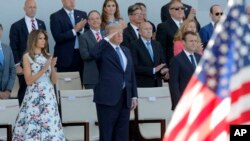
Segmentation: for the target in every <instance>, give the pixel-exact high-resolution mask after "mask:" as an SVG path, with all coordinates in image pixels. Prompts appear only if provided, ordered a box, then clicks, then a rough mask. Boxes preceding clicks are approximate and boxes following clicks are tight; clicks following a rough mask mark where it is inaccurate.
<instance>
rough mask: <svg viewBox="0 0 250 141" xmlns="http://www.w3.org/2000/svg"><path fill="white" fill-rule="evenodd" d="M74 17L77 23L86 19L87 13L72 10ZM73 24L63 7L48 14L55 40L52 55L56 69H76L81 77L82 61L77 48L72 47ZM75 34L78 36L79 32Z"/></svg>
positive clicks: (62, 70) (73, 37)
mask: <svg viewBox="0 0 250 141" xmlns="http://www.w3.org/2000/svg"><path fill="white" fill-rule="evenodd" d="M74 18H75V24H77V23H78V22H79V21H80V20H81V19H87V14H86V12H84V11H79V10H74ZM74 26H75V25H72V23H71V21H70V18H69V15H68V14H67V12H66V11H65V10H64V9H63V8H62V9H60V10H59V11H57V12H55V13H53V14H51V16H50V29H51V33H52V36H53V38H54V40H55V42H56V44H55V48H54V56H55V57H57V65H56V67H57V71H59V72H70V71H78V72H79V73H80V75H81V78H82V68H83V61H82V59H81V56H80V52H79V50H78V49H74V46H75V40H76V36H75V35H74V33H73V31H72V29H73V27H74ZM76 34H77V36H79V35H80V32H77V33H76Z"/></svg>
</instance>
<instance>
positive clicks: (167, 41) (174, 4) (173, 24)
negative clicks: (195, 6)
mask: <svg viewBox="0 0 250 141" xmlns="http://www.w3.org/2000/svg"><path fill="white" fill-rule="evenodd" d="M168 10H169V13H170V16H171V18H170V19H169V20H167V21H166V22H163V23H160V24H159V25H158V26H157V32H156V40H157V41H159V42H160V43H161V46H162V48H163V52H164V55H165V56H166V60H167V65H169V62H170V59H171V58H172V57H173V56H174V50H173V40H174V35H175V33H176V32H177V31H178V29H179V28H180V25H181V24H182V22H183V17H184V6H183V4H182V3H181V2H179V1H171V2H170V4H169V9H168Z"/></svg>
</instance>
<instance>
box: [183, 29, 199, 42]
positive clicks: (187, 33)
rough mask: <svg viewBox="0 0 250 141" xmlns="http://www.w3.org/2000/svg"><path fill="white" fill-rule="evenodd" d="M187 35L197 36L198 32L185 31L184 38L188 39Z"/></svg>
mask: <svg viewBox="0 0 250 141" xmlns="http://www.w3.org/2000/svg"><path fill="white" fill-rule="evenodd" d="M187 35H193V36H197V34H196V33H195V32H193V31H187V32H184V33H183V36H182V40H184V41H186V37H187Z"/></svg>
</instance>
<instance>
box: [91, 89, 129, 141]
mask: <svg viewBox="0 0 250 141" xmlns="http://www.w3.org/2000/svg"><path fill="white" fill-rule="evenodd" d="M126 94H127V93H126V90H125V89H124V90H123V93H122V95H121V97H120V100H119V102H118V103H117V104H116V105H114V106H108V105H103V104H96V109H97V117H98V123H99V132H100V141H128V130H129V116H130V108H128V107H127V100H126V97H127V96H126ZM107 100H108V99H107Z"/></svg>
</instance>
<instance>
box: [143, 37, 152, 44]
mask: <svg viewBox="0 0 250 141" xmlns="http://www.w3.org/2000/svg"><path fill="white" fill-rule="evenodd" d="M141 39H142V42H143V43H144V44H145V45H146V43H147V42H148V41H149V42H150V43H151V40H147V39H145V38H143V37H142V36H141Z"/></svg>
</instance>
